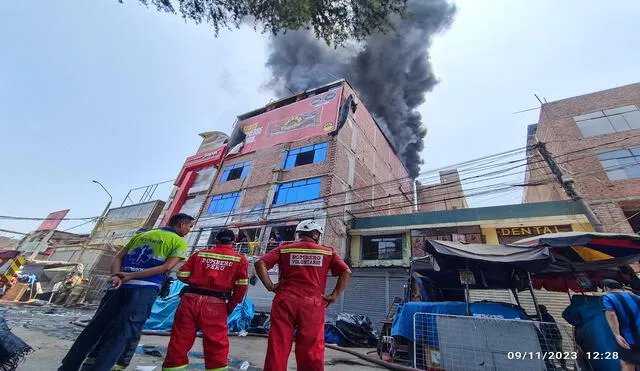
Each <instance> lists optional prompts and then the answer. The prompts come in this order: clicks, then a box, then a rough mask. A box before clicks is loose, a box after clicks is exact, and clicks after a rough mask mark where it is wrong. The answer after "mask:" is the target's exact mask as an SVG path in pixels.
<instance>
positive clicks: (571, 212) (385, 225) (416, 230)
mask: <svg viewBox="0 0 640 371" xmlns="http://www.w3.org/2000/svg"><path fill="white" fill-rule="evenodd" d="M592 230H593V229H592V227H591V225H590V224H589V222H588V220H587V218H586V216H585V215H584V212H583V211H582V208H581V206H580V205H579V204H576V203H574V202H572V201H553V202H541V203H531V204H519V205H505V206H495V207H484V208H471V209H458V210H449V211H437V212H427V213H415V214H406V215H392V216H381V217H371V218H360V219H355V220H354V221H353V224H352V229H351V231H350V237H351V248H350V254H349V256H348V257H349V259H350V261H351V263H352V265H353V266H354V267H399V266H404V267H407V266H409V262H410V261H411V259H412V258H415V257H420V256H424V241H425V240H427V239H435V240H444V241H455V242H462V243H470V244H483V243H484V244H508V243H512V242H515V241H518V240H521V239H524V238H528V237H532V236H537V235H541V234H546V233H558V232H569V231H583V232H584V231H592Z"/></svg>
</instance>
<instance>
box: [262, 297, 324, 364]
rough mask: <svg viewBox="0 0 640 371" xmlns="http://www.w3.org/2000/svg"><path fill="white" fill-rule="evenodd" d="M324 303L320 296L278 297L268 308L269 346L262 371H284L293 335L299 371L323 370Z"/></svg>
mask: <svg viewBox="0 0 640 371" xmlns="http://www.w3.org/2000/svg"><path fill="white" fill-rule="evenodd" d="M324 320H325V302H324V300H323V299H322V297H320V296H297V295H294V294H292V293H288V292H282V293H278V294H277V295H276V297H275V299H274V300H273V304H272V306H271V327H270V328H269V345H268V347H267V357H266V359H265V361H264V371H286V370H287V361H288V359H289V353H290V352H291V345H292V343H293V334H294V331H295V330H298V332H297V334H296V362H297V364H298V370H301V371H322V370H324Z"/></svg>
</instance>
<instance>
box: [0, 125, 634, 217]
mask: <svg viewBox="0 0 640 371" xmlns="http://www.w3.org/2000/svg"><path fill="white" fill-rule="evenodd" d="M638 136H640V134H639V135H635V136H630V137H626V138H623V139H618V140H614V141H611V142H608V143H603V144H599V145H595V146H592V147H587V148H581V149H578V150H574V151H570V152H566V153H562V154H558V155H556V156H555V157H563V156H568V155H571V154H577V153H580V152H586V151H589V150H592V149H596V148H602V147H603V146H606V145H609V144H615V143H619V142H622V141H625V140H628V139H632V138H635V137H638ZM533 147H535V145H534V146H526V147H520V148H516V149H513V150H509V151H506V152H502V153H499V154H495V155H491V156H485V157H483V158H478V159H473V160H469V161H466V162H462V163H459V164H456V165H452V166H447V167H441V168H438V169H434V170H429V171H426V172H422V173H420V175H422V177H420V178H417V180H424V179H427V178H425V177H424V176H426V175H428V174H430V173H433V172H436V171H440V170H445V169H452V168H455V167H456V166H458V167H461V169H459V170H458V174H460V173H463V174H465V173H474V172H478V171H481V170H487V169H491V168H498V167H500V166H505V165H509V164H516V163H518V162H523V161H526V163H523V164H519V165H516V166H513V167H510V168H507V169H501V170H496V171H492V172H489V173H484V174H479V175H474V176H470V177H467V178H461V179H459V180H457V179H456V180H453V181H450V182H445V183H440V184H436V185H427V187H430V190H433V189H439V188H449V187H451V186H455V185H457V184H462V183H464V184H468V183H473V182H470V180H472V179H479V180H478V181H480V182H481V181H488V180H490V179H496V178H501V177H505V176H512V175H513V176H515V175H518V174H520V173H521V172H517V173H510V174H506V175H505V174H504V172H505V171H509V170H514V169H516V168H519V167H524V166H532V165H534V164H536V163H542V162H544V160H538V161H529V158H521V159H516V160H511V161H506V162H503V163H498V164H496V163H495V162H496V161H498V160H499V159H501V158H503V157H509V156H514V155H515V154H517V153H519V152H523V151H526V150H527V149H530V148H533ZM589 157H592V155H588V156H584V157H580V158H574V159H569V160H565V161H558V163H559V164H566V163H568V162H573V161H579V160H581V159H584V158H589ZM483 161H484V162H485V163H482V162H483ZM479 164H481V166H480V165H479ZM472 165H475V167H474V166H472ZM524 172H525V173H526V170H525V171H524ZM498 174H503V175H502V176H497V177H493V178H487V179H481V178H483V177H487V176H488V175H498ZM413 181H414V179H412V178H410V177H402V178H397V179H392V180H389V181H385V182H380V183H376V184H371V185H367V186H363V187H359V188H352V189H350V190H347V191H342V192H337V193H332V194H329V195H326V196H323V197H319V198H317V199H315V200H321V199H326V198H328V197H337V196H341V195H346V194H355V195H356V197H361V196H359V195H358V194H357V192H360V191H363V190H365V189H369V188H374V187H382V189H385V186H393V187H395V186H397V185H400V186H402V185H403V184H404V183H406V184H407V185H408V184H411V183H412V182H413ZM398 182H400V183H398ZM532 184H533V185H537V184H536V183H532ZM374 192H375V191H374ZM406 192H410V190H406ZM396 195H397V194H395V195H393V194H391V193H388V194H387V195H385V196H381V197H378V198H366V199H363V200H361V201H356V202H351V203H344V204H340V205H333V206H332V207H340V206H348V205H354V204H358V203H364V202H372V201H376V200H380V199H385V198H389V197H393V196H396ZM212 196H215V195H210V196H208V198H210V197H212ZM467 197H473V195H471V194H469V195H467ZM311 201H314V200H305V201H300V202H296V203H308V202H311ZM206 202H207V200H205V203H206ZM438 202H441V201H438ZM296 203H289V204H284V205H274V206H272V207H271V212H273V211H274V209H277V208H279V207H288V208H290V207H291V206H293V205H294V204H296ZM253 213H254V212H251V211H248V212H244V213H232V214H229V215H228V216H229V217H233V216H242V215H243V214H244V215H249V214H253ZM95 218H96V217H85V218H66V217H65V218H38V217H19V216H8V215H0V220H34V221H36V220H38V221H39V220H78V221H83V220H84V221H88V222H91V221H93V219H95ZM74 228H75V227H74Z"/></svg>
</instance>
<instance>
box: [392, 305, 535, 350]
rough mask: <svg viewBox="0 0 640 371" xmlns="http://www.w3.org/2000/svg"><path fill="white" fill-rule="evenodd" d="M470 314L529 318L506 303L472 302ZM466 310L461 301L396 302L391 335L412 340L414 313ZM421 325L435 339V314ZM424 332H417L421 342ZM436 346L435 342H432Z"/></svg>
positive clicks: (461, 314)
mask: <svg viewBox="0 0 640 371" xmlns="http://www.w3.org/2000/svg"><path fill="white" fill-rule="evenodd" d="M470 309H471V314H472V315H474V316H496V317H498V318H507V319H515V318H519V319H529V318H528V317H527V315H526V314H525V313H524V312H523V311H521V310H518V309H515V308H511V307H509V306H507V305H503V304H498V303H472V304H471V305H470ZM466 310H467V304H466V303H462V302H453V301H444V302H434V303H431V302H409V303H405V304H398V311H397V312H396V315H395V317H393V325H392V327H391V335H393V336H402V337H404V338H407V339H410V340H413V316H414V315H415V314H416V313H433V314H449V315H459V316H464V315H465V313H466ZM422 322H423V323H421V324H420V326H422V327H428V328H429V329H430V334H431V335H432V336H430V337H431V338H432V339H437V338H438V334H437V326H436V325H435V316H428V317H426V319H425V320H424V321H422ZM424 335H425V334H424V333H421V334H418V338H417V339H416V340H418V341H421V342H423V341H424V340H426V339H423V338H422V336H424ZM433 346H437V344H433Z"/></svg>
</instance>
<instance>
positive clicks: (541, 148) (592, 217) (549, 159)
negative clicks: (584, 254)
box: [535, 142, 604, 232]
mask: <svg viewBox="0 0 640 371" xmlns="http://www.w3.org/2000/svg"><path fill="white" fill-rule="evenodd" d="M535 147H536V149H537V150H538V152H539V153H540V155H541V156H542V158H543V159H544V161H545V162H546V163H547V165H549V168H551V172H552V173H553V174H554V175H555V176H556V178H557V179H558V182H560V185H561V186H562V188H564V190H565V192H567V195H568V196H569V197H571V199H572V200H574V201H576V202H577V203H579V204H580V205H581V206H582V208H583V209H584V212H585V214H586V217H587V219H588V220H589V223H591V225H592V226H593V229H595V230H596V232H604V227H603V226H602V223H600V220H598V217H597V216H596V214H595V213H594V212H593V210H592V209H591V206H590V205H589V203H588V202H587V201H586V200H585V199H584V198H582V196H581V195H580V193H579V192H578V190H577V189H576V186H575V184H574V182H573V178H571V177H570V176H567V175H566V174H565V173H564V170H562V168H560V165H558V163H557V162H556V159H555V158H554V157H553V155H552V154H551V153H550V152H549V150H547V144H546V143H544V142H538V143H536V145H535Z"/></svg>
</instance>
